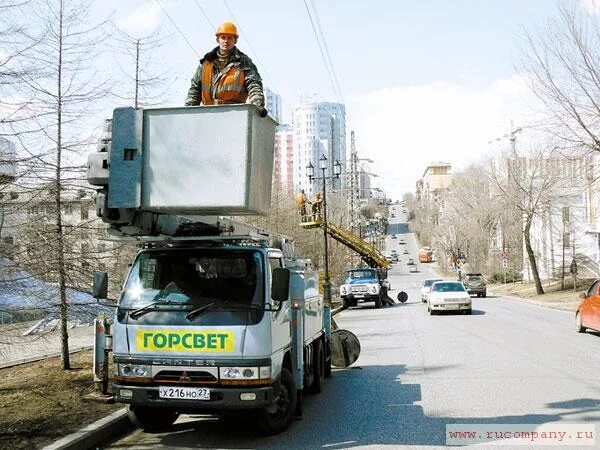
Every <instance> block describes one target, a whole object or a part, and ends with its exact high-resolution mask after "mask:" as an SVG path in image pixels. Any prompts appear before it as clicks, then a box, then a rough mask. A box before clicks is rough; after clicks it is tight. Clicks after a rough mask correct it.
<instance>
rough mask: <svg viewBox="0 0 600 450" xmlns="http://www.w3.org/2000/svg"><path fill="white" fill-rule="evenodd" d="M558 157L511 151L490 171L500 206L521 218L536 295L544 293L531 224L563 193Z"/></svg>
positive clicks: (550, 151)
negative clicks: (501, 203) (512, 211)
mask: <svg viewBox="0 0 600 450" xmlns="http://www.w3.org/2000/svg"><path fill="white" fill-rule="evenodd" d="M560 158H562V159H564V157H562V155H560V154H559V153H558V152H557V150H556V147H555V146H553V145H551V146H549V145H546V146H540V147H538V148H534V149H532V150H530V151H529V152H518V151H517V150H516V149H515V148H513V149H512V150H511V151H510V152H508V153H506V154H505V155H503V158H501V159H500V160H499V161H500V162H499V164H497V165H496V166H495V167H494V168H493V170H492V174H491V177H492V180H493V182H494V187H495V189H496V190H497V198H498V199H503V200H504V202H503V207H504V208H506V209H507V210H511V209H513V210H516V211H518V212H519V213H520V214H521V216H522V225H523V227H522V231H523V240H524V245H525V250H526V253H527V259H528V262H529V267H530V268H531V272H532V277H533V280H534V283H535V287H536V292H537V293H538V294H543V293H544V289H543V287H542V282H541V280H540V275H539V270H538V261H537V259H536V255H535V252H534V249H533V246H532V225H533V223H534V220H535V219H542V218H543V216H544V215H545V214H547V213H548V211H550V210H551V208H552V207H553V205H554V204H556V203H557V201H558V199H559V198H560V197H561V196H562V195H564V192H565V191H566V189H567V188H566V183H565V181H566V179H565V177H564V176H563V175H562V173H561V171H560V168H559V166H558V165H557V164H555V162H556V161H557V160H559V159H560Z"/></svg>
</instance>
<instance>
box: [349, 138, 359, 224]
mask: <svg viewBox="0 0 600 450" xmlns="http://www.w3.org/2000/svg"><path fill="white" fill-rule="evenodd" d="M349 178H350V179H349V184H350V185H349V186H348V188H349V189H348V192H349V198H348V200H349V209H350V230H352V232H354V230H355V228H356V226H357V222H358V197H359V195H358V194H359V186H358V155H357V153H356V141H355V138H354V130H352V131H351V132H350V177H349Z"/></svg>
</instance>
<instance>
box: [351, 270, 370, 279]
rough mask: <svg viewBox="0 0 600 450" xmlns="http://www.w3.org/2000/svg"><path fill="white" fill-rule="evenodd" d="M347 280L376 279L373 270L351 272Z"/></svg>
mask: <svg viewBox="0 0 600 450" xmlns="http://www.w3.org/2000/svg"><path fill="white" fill-rule="evenodd" d="M348 278H352V279H354V278H377V274H376V272H375V271H374V270H352V271H350V272H348Z"/></svg>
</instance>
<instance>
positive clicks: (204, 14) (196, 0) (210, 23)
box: [194, 0, 217, 31]
mask: <svg viewBox="0 0 600 450" xmlns="http://www.w3.org/2000/svg"><path fill="white" fill-rule="evenodd" d="M194 3H195V4H196V6H197V7H198V8H200V11H202V15H203V16H204V18H205V19H206V21H207V22H208V24H209V25H210V26H211V27H212V29H213V31H217V27H215V24H214V23H212V22H211V21H210V19H209V18H208V14H206V11H204V8H202V6H200V3H198V0H194Z"/></svg>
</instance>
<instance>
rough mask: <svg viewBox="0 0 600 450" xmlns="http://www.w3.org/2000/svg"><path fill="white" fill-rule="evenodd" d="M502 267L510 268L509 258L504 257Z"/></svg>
mask: <svg viewBox="0 0 600 450" xmlns="http://www.w3.org/2000/svg"><path fill="white" fill-rule="evenodd" d="M502 268H503V269H506V268H508V259H506V258H504V259H502Z"/></svg>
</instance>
